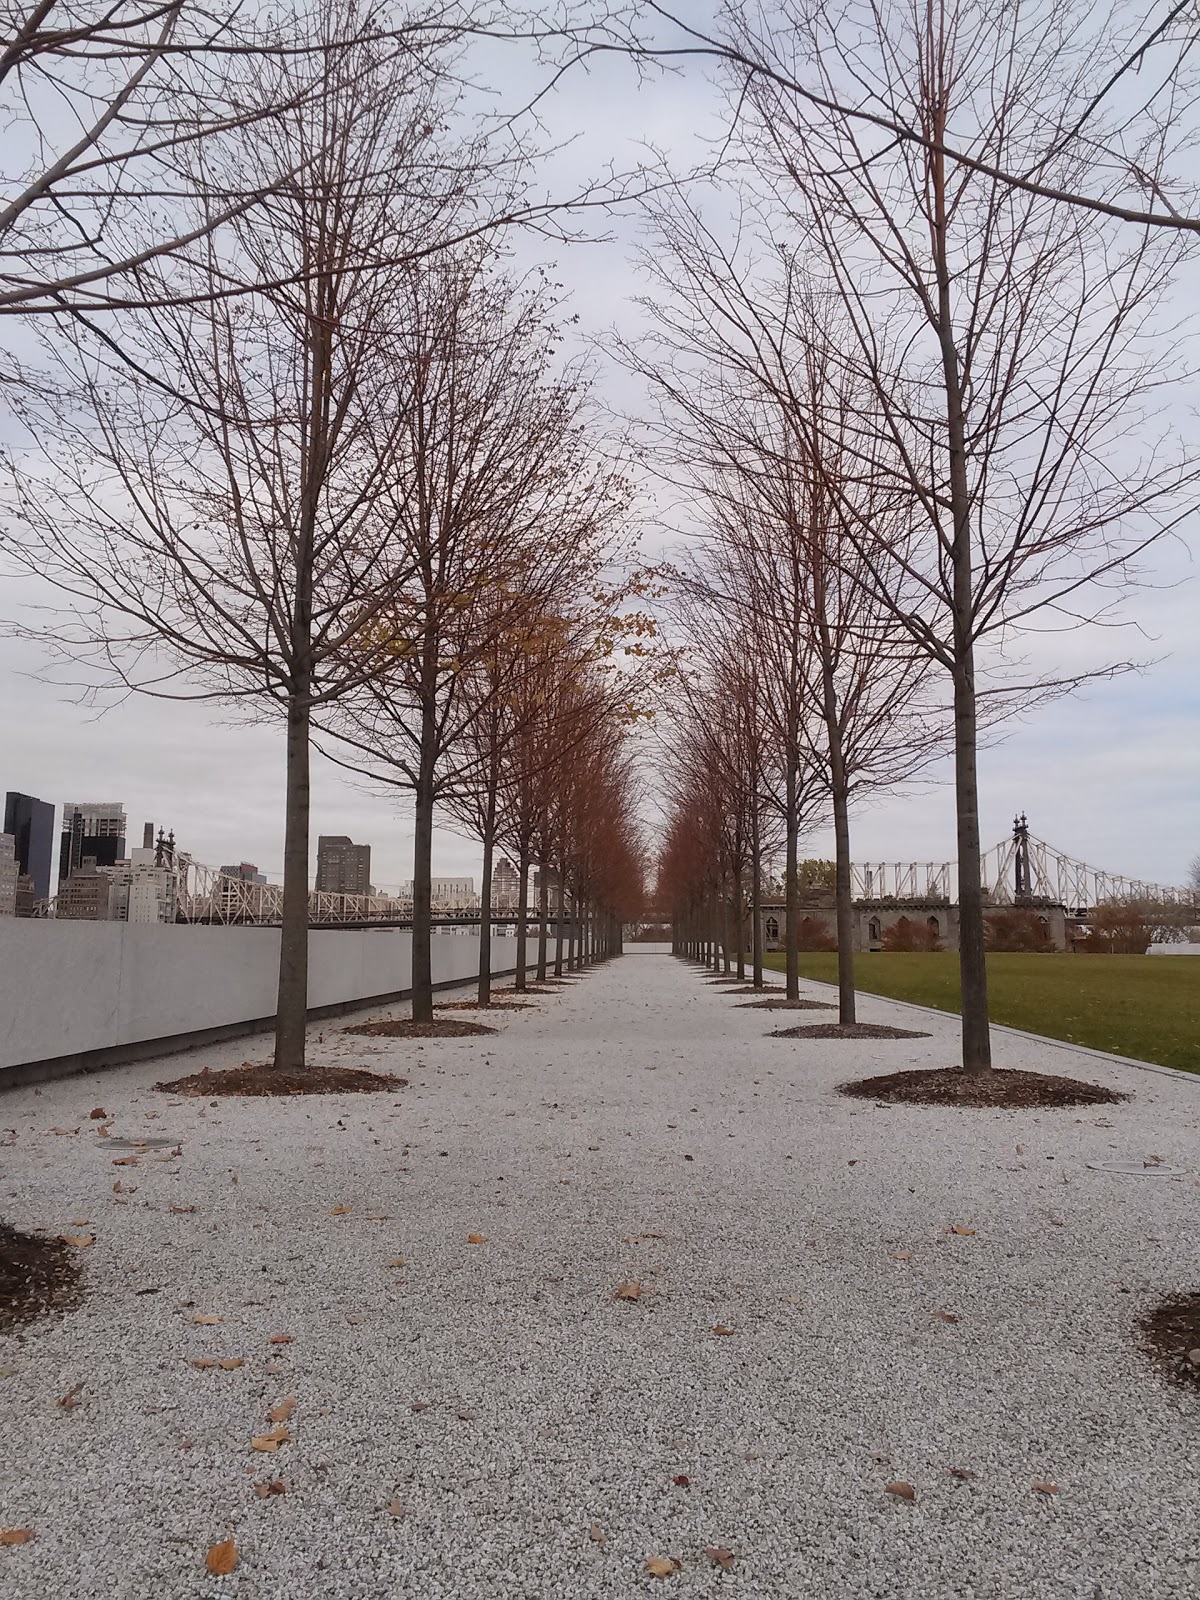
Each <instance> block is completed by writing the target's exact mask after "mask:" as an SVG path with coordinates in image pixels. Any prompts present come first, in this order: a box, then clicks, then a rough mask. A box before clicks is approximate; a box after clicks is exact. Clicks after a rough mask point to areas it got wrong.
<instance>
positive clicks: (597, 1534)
mask: <svg viewBox="0 0 1200 1600" xmlns="http://www.w3.org/2000/svg"><path fill="white" fill-rule="evenodd" d="M588 1538H589V1539H590V1540H591V1541H592V1543H593V1544H603V1543H604V1541H605V1539H607V1538H608V1535H607V1534H606V1533H605V1531H604V1529H603V1528H602V1527H601V1526H600V1524H599V1523H598V1522H593V1523H592V1525H591V1527H590V1528H589V1529H588Z"/></svg>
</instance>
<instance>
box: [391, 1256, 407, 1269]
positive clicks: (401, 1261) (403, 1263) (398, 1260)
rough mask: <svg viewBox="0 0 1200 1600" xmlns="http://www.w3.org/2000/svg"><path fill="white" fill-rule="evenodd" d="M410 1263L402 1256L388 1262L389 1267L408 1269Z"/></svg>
mask: <svg viewBox="0 0 1200 1600" xmlns="http://www.w3.org/2000/svg"><path fill="white" fill-rule="evenodd" d="M407 1265H408V1262H407V1261H405V1260H404V1258H403V1257H402V1256H393V1257H392V1259H391V1260H390V1261H389V1262H388V1266H389V1267H406V1266H407Z"/></svg>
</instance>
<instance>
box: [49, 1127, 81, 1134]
mask: <svg viewBox="0 0 1200 1600" xmlns="http://www.w3.org/2000/svg"><path fill="white" fill-rule="evenodd" d="M50 1132H51V1133H58V1134H64V1133H65V1134H67V1135H70V1134H72V1133H78V1132H79V1129H78V1128H51V1129H50Z"/></svg>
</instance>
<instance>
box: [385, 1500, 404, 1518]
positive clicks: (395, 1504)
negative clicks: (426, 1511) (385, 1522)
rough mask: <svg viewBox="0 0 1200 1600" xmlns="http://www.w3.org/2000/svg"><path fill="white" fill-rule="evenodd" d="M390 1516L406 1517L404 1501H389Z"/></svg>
mask: <svg viewBox="0 0 1200 1600" xmlns="http://www.w3.org/2000/svg"><path fill="white" fill-rule="evenodd" d="M388 1515H389V1516H390V1517H402V1516H403V1515H404V1501H403V1500H401V1499H399V1498H397V1499H395V1500H389V1501H388Z"/></svg>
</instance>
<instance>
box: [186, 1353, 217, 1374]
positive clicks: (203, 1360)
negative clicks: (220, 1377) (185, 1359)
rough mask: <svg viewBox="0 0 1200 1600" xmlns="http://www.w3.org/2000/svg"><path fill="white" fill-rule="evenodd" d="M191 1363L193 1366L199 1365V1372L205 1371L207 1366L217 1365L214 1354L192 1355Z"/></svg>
mask: <svg viewBox="0 0 1200 1600" xmlns="http://www.w3.org/2000/svg"><path fill="white" fill-rule="evenodd" d="M192 1365H193V1366H194V1367H199V1368H200V1371H201V1372H207V1371H208V1369H209V1367H215V1366H216V1365H217V1358H216V1356H194V1357H193V1358H192Z"/></svg>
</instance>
